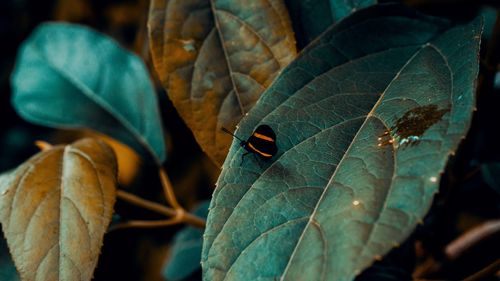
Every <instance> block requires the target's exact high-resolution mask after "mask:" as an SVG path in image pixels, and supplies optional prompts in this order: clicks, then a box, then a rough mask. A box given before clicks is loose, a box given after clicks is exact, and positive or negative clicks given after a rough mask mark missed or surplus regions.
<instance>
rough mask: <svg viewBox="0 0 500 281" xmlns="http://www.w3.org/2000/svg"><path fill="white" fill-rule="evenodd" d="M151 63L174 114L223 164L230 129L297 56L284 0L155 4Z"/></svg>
mask: <svg viewBox="0 0 500 281" xmlns="http://www.w3.org/2000/svg"><path fill="white" fill-rule="evenodd" d="M149 33H150V34H149V35H150V42H151V43H150V45H151V51H152V56H153V62H154V65H155V68H156V71H157V73H158V76H159V77H160V80H161V81H162V84H163V86H164V87H165V89H166V90H167V93H168V95H169V97H170V99H171V100H172V102H173V103H174V105H175V107H176V109H177V111H178V112H179V114H180V115H181V116H182V118H183V119H184V121H185V122H186V123H187V124H188V126H189V127H190V128H191V130H192V131H193V134H194V136H195V138H196V140H197V141H198V143H199V144H200V146H201V147H202V149H203V150H204V151H205V152H206V153H207V154H208V155H209V156H210V158H211V159H212V160H213V161H214V162H215V163H217V164H218V165H221V164H222V162H223V161H224V158H225V157H226V155H227V152H228V149H229V146H230V144H231V141H232V138H231V136H229V135H227V134H225V133H224V132H222V130H221V127H225V128H227V129H229V130H231V131H233V130H234V129H235V127H236V124H238V122H239V121H240V119H241V118H242V117H243V116H244V115H245V114H246V113H247V112H248V111H249V110H250V108H252V106H253V105H254V104H255V102H256V101H257V99H258V98H259V97H260V95H261V93H262V92H263V91H264V90H265V89H266V88H267V87H268V86H269V84H270V83H271V82H272V81H273V80H274V78H275V77H276V76H277V75H278V73H279V72H280V71H281V70H282V68H283V67H284V66H286V65H287V64H288V63H290V62H291V61H292V60H293V59H294V58H295V54H296V51H295V40H294V37H293V31H292V28H291V24H290V19H289V18H288V13H287V10H286V8H285V5H284V4H283V1H282V0H270V1H268V0H254V1H233V0H231V1H230V0H189V1H185V0H153V1H152V2H151V8H150V14H149Z"/></svg>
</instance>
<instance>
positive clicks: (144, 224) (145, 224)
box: [108, 218, 182, 232]
mask: <svg viewBox="0 0 500 281" xmlns="http://www.w3.org/2000/svg"><path fill="white" fill-rule="evenodd" d="M179 223H182V221H180V220H179V219H178V218H171V219H167V220H155V221H143V220H131V221H127V222H124V223H118V224H115V225H112V226H110V227H109V229H108V232H111V231H114V230H121V229H127V228H156V227H164V226H170V225H175V224H179Z"/></svg>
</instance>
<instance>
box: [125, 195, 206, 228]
mask: <svg viewBox="0 0 500 281" xmlns="http://www.w3.org/2000/svg"><path fill="white" fill-rule="evenodd" d="M117 197H118V198H120V199H122V200H123V201H126V202H128V203H130V204H133V205H136V206H139V207H142V208H144V209H147V210H150V211H153V212H156V213H159V214H162V215H165V216H167V217H172V218H173V219H175V220H178V221H179V223H186V224H189V225H192V226H195V227H199V228H204V227H205V220H203V219H201V218H199V217H197V216H195V215H193V214H190V213H188V212H186V211H185V210H184V209H182V208H180V209H172V208H169V207H166V206H163V205H161V204H158V203H156V202H152V201H149V200H146V199H143V198H141V197H138V196H136V195H134V194H131V193H128V192H126V191H123V190H118V191H117ZM176 202H177V201H176ZM164 222H165V221H164ZM132 225H139V224H132ZM130 227H131V226H130Z"/></svg>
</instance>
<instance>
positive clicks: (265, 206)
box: [202, 5, 482, 281]
mask: <svg viewBox="0 0 500 281" xmlns="http://www.w3.org/2000/svg"><path fill="white" fill-rule="evenodd" d="M481 29H482V23H481V21H480V20H475V21H473V22H471V23H469V24H465V25H459V26H453V25H451V24H450V23H449V22H447V21H446V20H443V19H438V18H433V17H427V16H424V15H420V14H418V13H416V12H414V11H412V10H408V9H406V8H403V7H400V6H398V5H381V6H374V7H370V8H367V9H364V10H362V11H359V12H356V13H354V14H352V15H351V16H349V17H347V18H346V19H344V20H343V21H341V22H339V24H337V25H335V26H334V27H332V28H331V29H330V30H328V31H327V32H325V33H323V35H322V37H320V38H319V40H318V41H315V42H314V43H313V44H312V45H310V46H309V47H308V48H306V49H305V50H304V51H303V53H301V55H300V56H299V57H298V58H297V59H296V60H295V61H294V62H293V63H291V64H290V65H289V66H288V67H287V68H285V69H284V70H283V72H282V74H281V75H280V76H279V77H278V78H277V80H276V81H275V82H274V83H273V85H272V86H271V87H270V88H269V89H268V90H267V91H266V93H264V94H263V96H262V98H261V99H260V100H259V101H258V103H257V104H256V105H255V107H254V108H253V109H252V111H251V112H250V113H249V114H248V116H247V117H245V118H244V119H243V120H242V122H241V123H240V129H239V130H237V131H236V135H237V136H239V137H240V138H243V139H245V138H247V137H248V136H249V135H250V134H251V133H252V132H253V130H255V128H257V127H258V126H259V125H261V124H267V125H269V126H270V127H271V128H273V130H274V131H275V133H276V143H277V146H278V153H277V155H275V156H274V157H273V158H272V159H271V160H269V161H267V162H264V161H262V160H261V159H258V157H246V158H244V159H243V160H242V157H241V156H242V154H243V153H244V152H245V151H244V149H243V148H242V147H241V146H240V144H239V142H237V141H235V142H234V143H233V145H232V147H231V150H230V152H229V155H228V157H227V159H226V161H225V163H224V166H223V171H222V174H221V176H220V177H219V180H218V186H217V188H216V190H215V194H214V197H213V199H212V203H211V206H210V213H209V216H208V221H207V228H206V230H205V234H204V244H203V254H202V265H203V271H204V278H205V280H341V281H343V280H353V279H354V277H355V276H356V275H357V274H359V273H360V272H361V271H362V270H363V269H365V268H366V267H368V266H369V265H370V264H371V263H372V262H373V261H374V260H375V259H380V258H382V256H383V255H385V254H386V253H387V252H388V251H389V250H390V249H391V248H392V247H394V246H395V245H398V244H399V243H401V242H402V241H404V240H405V239H406V238H407V237H408V235H409V234H410V233H411V232H412V231H413V229H414V228H415V226H416V224H417V222H418V221H419V220H421V219H422V217H423V216H424V215H425V214H426V212H427V210H428V208H429V206H430V205H431V202H432V198H433V196H434V194H435V193H436V191H437V190H438V186H439V178H440V173H441V172H442V171H443V168H444V166H445V164H446V162H447V159H448V157H449V155H450V153H452V152H453V151H454V150H455V149H456V148H457V146H458V144H459V142H460V140H461V139H462V138H463V137H464V136H465V134H466V132H467V130H468V128H469V125H470V121H471V116H472V111H473V108H474V89H475V80H476V77H477V73H478V54H479V41H480V37H481Z"/></svg>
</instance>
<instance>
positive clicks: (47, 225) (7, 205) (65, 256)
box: [0, 139, 117, 281]
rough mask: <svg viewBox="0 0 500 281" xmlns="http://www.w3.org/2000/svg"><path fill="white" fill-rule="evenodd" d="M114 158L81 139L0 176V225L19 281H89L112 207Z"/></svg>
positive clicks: (108, 150) (100, 145) (96, 144)
mask: <svg viewBox="0 0 500 281" xmlns="http://www.w3.org/2000/svg"><path fill="white" fill-rule="evenodd" d="M116 172H117V171H116V158H115V155H114V153H113V151H112V149H111V148H110V147H109V146H107V145H106V144H105V143H104V142H102V141H97V140H93V139H83V140H80V141H77V142H75V143H73V144H71V145H67V146H55V147H54V148H52V149H48V150H45V151H42V152H40V153H38V154H37V155H35V156H33V157H32V158H30V159H29V160H27V161H26V162H25V163H24V164H22V165H21V166H19V167H18V168H17V169H16V170H14V171H12V172H9V173H7V174H5V175H2V176H1V177H0V222H1V223H2V229H3V233H4V236H5V237H6V239H7V244H8V246H9V249H10V252H11V254H12V258H13V260H14V263H15V265H16V267H17V269H18V271H19V273H20V275H21V278H22V280H35V281H38V280H39V281H44V280H90V279H91V278H92V273H93V271H94V268H95V266H96V265H97V259H98V256H99V253H100V249H101V245H102V240H103V235H104V232H105V231H106V229H107V226H108V224H109V222H110V220H111V216H112V213H113V205H114V202H115V197H116V195H115V192H116V189H115V185H116Z"/></svg>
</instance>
